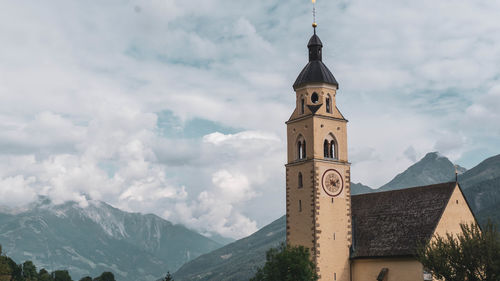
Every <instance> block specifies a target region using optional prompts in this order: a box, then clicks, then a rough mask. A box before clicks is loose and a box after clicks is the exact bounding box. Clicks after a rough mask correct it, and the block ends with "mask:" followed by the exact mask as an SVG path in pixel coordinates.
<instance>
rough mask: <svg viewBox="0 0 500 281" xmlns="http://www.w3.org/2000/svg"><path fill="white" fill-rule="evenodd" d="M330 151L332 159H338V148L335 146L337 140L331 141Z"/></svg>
mask: <svg viewBox="0 0 500 281" xmlns="http://www.w3.org/2000/svg"><path fill="white" fill-rule="evenodd" d="M329 148H330V151H328V154H329V155H330V158H333V159H337V153H336V151H337V149H336V148H337V147H336V145H335V140H332V141H330V145H329Z"/></svg>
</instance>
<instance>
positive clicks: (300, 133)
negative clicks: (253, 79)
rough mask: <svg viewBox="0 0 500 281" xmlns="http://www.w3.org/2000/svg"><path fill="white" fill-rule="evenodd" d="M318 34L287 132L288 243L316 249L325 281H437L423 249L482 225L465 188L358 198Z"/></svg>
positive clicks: (296, 85) (455, 185) (414, 190)
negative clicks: (419, 255) (464, 227)
mask: <svg viewBox="0 0 500 281" xmlns="http://www.w3.org/2000/svg"><path fill="white" fill-rule="evenodd" d="M313 27H314V34H313V35H312V37H311V39H310V40H309V43H308V45H307V47H308V49H309V62H308V63H307V65H306V66H305V67H304V69H303V70H302V72H300V74H299V76H298V77H297V80H296V81H295V83H294V84H293V89H294V91H295V95H296V105H295V110H294V111H293V113H292V115H291V117H290V119H289V120H288V121H287V122H286V126H287V164H286V165H285V167H286V225H287V226H286V240H287V243H288V244H290V245H302V246H305V247H307V248H309V249H311V256H312V259H313V262H314V263H315V265H316V271H317V273H318V276H319V277H320V278H319V280H321V281H327V280H328V281H422V280H433V279H432V276H430V274H428V273H427V272H426V271H425V269H424V268H423V266H422V264H421V263H420V262H418V261H417V260H416V258H415V251H416V248H417V246H418V245H419V244H420V243H425V242H427V241H429V240H430V239H432V237H433V236H434V235H445V234H446V233H458V232H460V231H461V230H460V223H471V222H476V220H475V217H474V214H473V213H472V211H471V209H470V207H469V204H468V203H467V201H466V199H465V197H464V195H463V193H462V190H461V188H460V186H459V184H458V182H448V183H442V184H436V185H430V186H421V187H414V188H408V189H402V190H395V191H387V192H378V193H370V194H364V195H356V196H351V190H350V179H351V170H350V163H349V158H348V149H347V144H348V142H347V122H348V121H347V119H346V118H345V117H344V116H343V115H342V113H341V112H340V110H339V107H338V105H337V103H336V99H335V98H336V95H337V91H338V89H339V84H338V82H337V80H336V79H335V77H334V76H333V74H332V73H331V72H330V70H329V69H328V67H327V66H326V65H325V64H324V63H323V61H322V48H323V44H322V42H321V40H320V39H319V37H318V35H317V34H316V27H317V25H316V24H315V23H314V24H313Z"/></svg>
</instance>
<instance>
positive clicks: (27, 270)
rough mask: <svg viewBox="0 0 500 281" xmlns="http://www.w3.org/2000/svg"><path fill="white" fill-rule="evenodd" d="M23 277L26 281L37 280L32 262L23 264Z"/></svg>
mask: <svg viewBox="0 0 500 281" xmlns="http://www.w3.org/2000/svg"><path fill="white" fill-rule="evenodd" d="M23 276H24V278H26V279H27V280H32V281H34V280H37V279H38V273H37V272H36V266H35V265H34V264H33V262H32V261H25V262H24V263H23Z"/></svg>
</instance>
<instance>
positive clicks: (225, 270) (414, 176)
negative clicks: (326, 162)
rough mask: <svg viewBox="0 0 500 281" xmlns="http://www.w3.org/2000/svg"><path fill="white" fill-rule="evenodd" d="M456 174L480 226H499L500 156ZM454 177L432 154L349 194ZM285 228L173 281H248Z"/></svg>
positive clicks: (208, 259) (213, 256)
mask: <svg viewBox="0 0 500 281" xmlns="http://www.w3.org/2000/svg"><path fill="white" fill-rule="evenodd" d="M459 173H461V175H459V183H460V185H461V186H462V188H463V190H464V194H465V197H466V198H467V201H468V202H469V204H470V205H471V208H472V210H473V211H474V213H475V215H476V218H477V219H478V221H479V222H480V223H481V224H483V223H485V222H486V221H487V220H488V218H491V219H492V220H493V222H496V223H497V224H499V225H500V155H498V156H495V157H492V158H489V159H486V160H485V161H483V162H481V163H480V164H479V165H477V166H476V167H474V168H472V169H470V170H468V171H467V170H466V169H465V168H460V167H459ZM454 174H455V168H454V165H453V163H451V161H449V160H448V159H447V158H445V157H443V156H440V155H439V154H438V153H436V152H432V153H429V154H427V155H426V156H425V157H424V158H423V159H422V160H420V161H419V162H418V163H416V164H415V165H413V166H411V167H409V168H408V169H407V170H406V171H405V172H403V173H401V174H399V175H398V176H396V177H395V178H394V179H393V180H392V181H391V182H389V183H388V184H386V185H384V186H383V189H382V188H380V189H375V190H373V189H371V188H369V187H368V186H365V185H363V184H355V183H354V184H351V192H352V194H353V195H356V194H362V193H371V192H378V191H382V190H390V189H391V188H393V189H396V188H405V187H412V186H419V185H429V184H433V183H439V182H447V181H450V180H453V179H454ZM285 229H286V222H285V216H283V217H281V218H280V219H278V220H276V221H274V222H273V223H271V224H269V225H267V226H265V227H264V228H262V229H261V230H259V231H257V232H256V233H255V234H253V235H251V236H249V237H247V238H243V239H241V240H238V241H236V242H234V243H232V244H229V245H227V246H225V247H223V248H220V249H217V250H215V251H213V252H210V253H208V254H205V255H202V256H200V257H198V258H196V259H194V260H192V261H190V262H188V263H187V264H185V265H184V266H182V267H181V268H180V269H179V271H177V272H176V273H175V274H174V277H175V278H174V279H175V280H178V281H198V280H200V281H206V280H234V281H245V280H248V279H249V278H250V277H251V276H253V274H255V271H256V268H257V267H259V266H261V265H263V264H264V262H265V252H266V250H267V249H269V248H271V247H275V246H276V245H279V244H280V243H281V242H284V241H285ZM252 246H255V247H252Z"/></svg>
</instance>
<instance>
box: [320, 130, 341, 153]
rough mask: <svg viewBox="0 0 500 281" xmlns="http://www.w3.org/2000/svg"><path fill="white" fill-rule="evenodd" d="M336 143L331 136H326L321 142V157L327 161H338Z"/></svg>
mask: <svg viewBox="0 0 500 281" xmlns="http://www.w3.org/2000/svg"><path fill="white" fill-rule="evenodd" d="M337 153H338V152H337V141H336V140H335V137H334V136H333V134H331V133H330V134H328V135H327V136H326V138H325V141H324V142H323V156H324V157H325V158H328V159H338V155H337Z"/></svg>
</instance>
